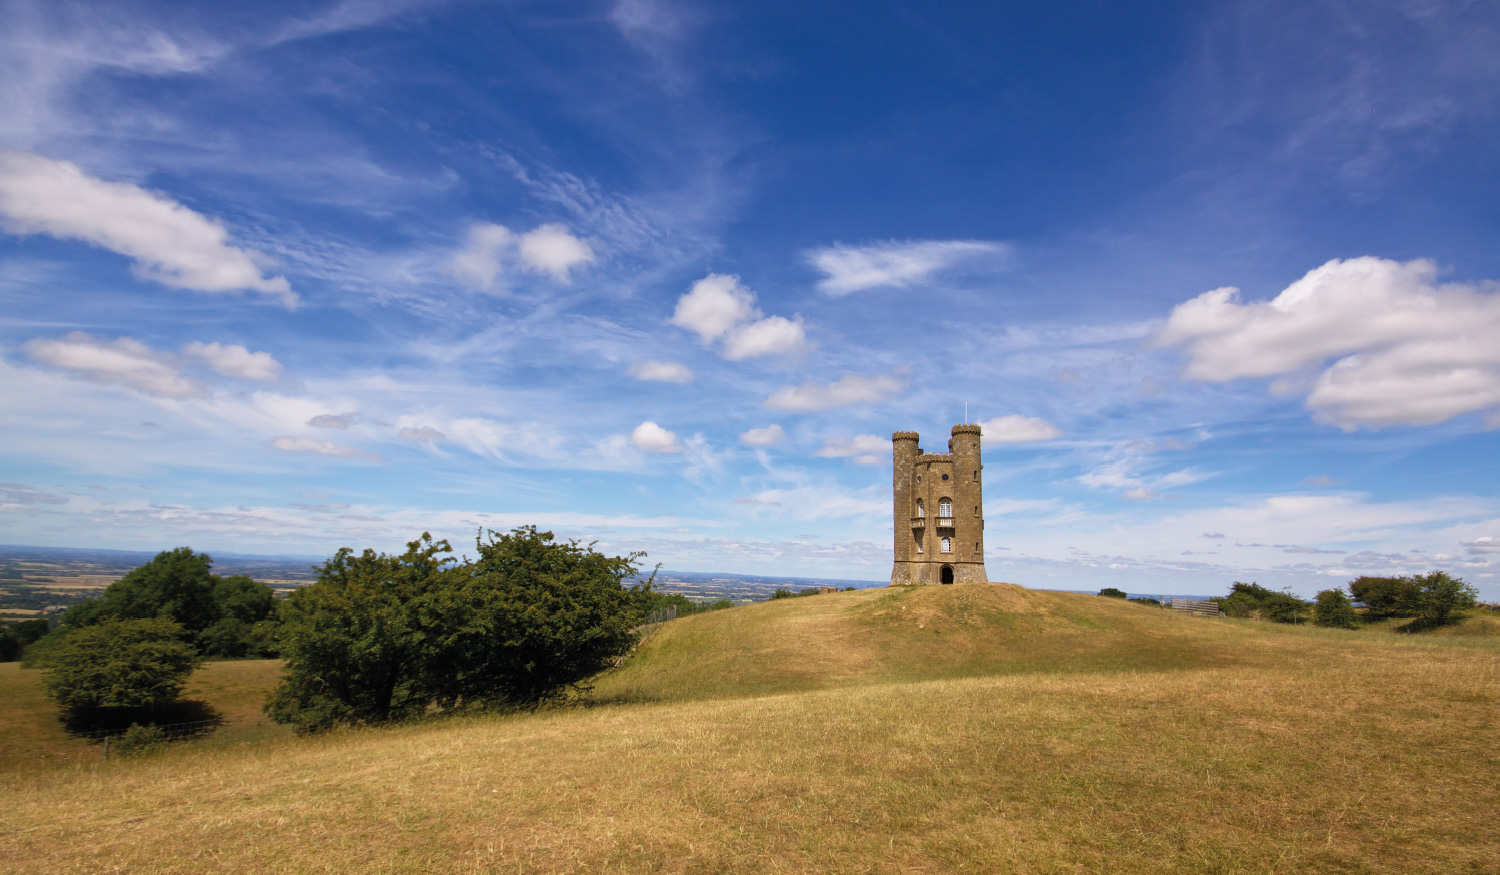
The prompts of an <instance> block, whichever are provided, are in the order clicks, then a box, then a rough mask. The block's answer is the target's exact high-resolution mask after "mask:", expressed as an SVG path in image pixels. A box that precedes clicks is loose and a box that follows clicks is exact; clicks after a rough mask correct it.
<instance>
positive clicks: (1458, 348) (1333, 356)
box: [1155, 257, 1500, 430]
mask: <svg viewBox="0 0 1500 875" xmlns="http://www.w3.org/2000/svg"><path fill="white" fill-rule="evenodd" d="M1437 273H1438V271H1437V267H1436V266H1435V265H1434V264H1433V263H1432V262H1430V261H1426V260H1420V259H1419V260H1416V261H1408V262H1396V261H1389V260H1386V259H1381V258H1373V257H1363V258H1351V259H1347V260H1342V261H1341V260H1338V259H1335V260H1333V261H1330V262H1328V263H1327V264H1324V265H1323V266H1321V267H1318V268H1316V269H1314V270H1312V271H1309V272H1308V273H1307V275H1306V276H1304V277H1302V278H1301V279H1299V280H1298V281H1297V282H1295V283H1293V284H1292V285H1290V286H1288V287H1287V288H1286V289H1285V290H1283V291H1282V292H1281V293H1280V294H1279V295H1277V296H1276V297H1275V298H1274V299H1272V300H1270V301H1256V302H1252V303H1249V304H1244V303H1241V302H1240V300H1239V290H1238V289H1235V288H1222V289H1215V290H1214V291H1211V292H1205V293H1203V294H1202V295H1199V296H1198V297H1196V298H1194V299H1193V300H1191V301H1188V302H1186V303H1183V304H1180V305H1178V306H1177V307H1176V308H1174V309H1173V311H1172V314H1171V316H1170V318H1169V319H1168V320H1167V324H1166V325H1165V326H1163V328H1162V329H1161V330H1160V331H1159V332H1157V334H1156V337H1155V343H1156V344H1157V345H1159V346H1178V347H1182V348H1184V350H1185V351H1186V353H1187V356H1188V362H1187V366H1186V368H1185V369H1184V374H1185V376H1187V377H1188V378H1189V379H1195V380H1207V381H1216V382H1221V381H1226V380H1233V379H1237V378H1241V377H1280V378H1281V379H1280V380H1278V381H1277V382H1276V383H1274V384H1273V386H1272V389H1273V390H1274V391H1281V392H1292V391H1306V393H1307V395H1306V401H1305V403H1306V405H1307V407H1308V409H1310V410H1312V411H1313V414H1314V416H1315V417H1316V418H1317V419H1318V420H1319V421H1323V422H1329V423H1332V424H1334V425H1338V426H1339V427H1341V428H1344V429H1346V430H1348V429H1354V428H1358V427H1361V426H1365V427H1379V426H1383V425H1432V424H1435V423H1439V422H1443V421H1445V420H1448V419H1451V418H1453V417H1455V416H1459V415H1462V414H1465V413H1473V412H1477V411H1483V410H1492V409H1495V408H1500V343H1496V342H1495V338H1496V337H1500V283H1495V282H1485V283H1479V284H1460V283H1451V284H1445V285H1440V284H1438V283H1437V282H1436V278H1437ZM1314 372H1316V375H1315V376H1313V377H1312V379H1311V381H1310V383H1308V384H1307V385H1308V386H1310V388H1305V387H1304V388H1301V389H1299V388H1298V387H1299V385H1301V384H1300V383H1299V380H1298V379H1297V378H1298V377H1299V376H1301V375H1304V374H1307V375H1311V374H1314Z"/></svg>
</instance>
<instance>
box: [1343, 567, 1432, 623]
mask: <svg viewBox="0 0 1500 875" xmlns="http://www.w3.org/2000/svg"><path fill="white" fill-rule="evenodd" d="M1349 592H1350V593H1352V594H1353V595H1354V600H1355V601H1356V602H1359V603H1360V604H1362V605H1364V606H1365V614H1366V615H1367V616H1369V617H1376V618H1379V617H1409V616H1412V614H1411V611H1412V609H1413V608H1414V606H1415V602H1416V591H1415V589H1414V588H1413V587H1412V580H1411V578H1409V577H1371V576H1368V575H1365V576H1361V577H1356V578H1355V579H1354V580H1351V581H1350V582H1349Z"/></svg>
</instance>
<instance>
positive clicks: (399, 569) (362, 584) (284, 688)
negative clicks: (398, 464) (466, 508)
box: [266, 526, 654, 732]
mask: <svg viewBox="0 0 1500 875" xmlns="http://www.w3.org/2000/svg"><path fill="white" fill-rule="evenodd" d="M476 546H477V548H478V552H479V555H478V557H477V558H476V559H475V560H474V561H472V562H466V563H463V564H454V562H453V559H452V555H451V554H452V549H451V548H450V547H449V546H448V544H447V542H446V541H437V542H434V541H433V540H432V538H431V536H430V535H427V534H424V535H423V536H422V537H421V539H419V540H416V541H412V542H411V543H409V544H408V545H407V550H406V553H404V554H402V555H401V556H387V555H384V554H379V553H375V552H374V551H371V550H366V551H365V552H364V553H363V554H362V555H360V556H355V555H354V554H353V552H352V551H350V550H348V549H344V550H340V551H339V552H338V553H337V554H336V555H335V556H334V557H333V558H332V559H330V560H329V561H328V562H327V563H326V564H325V565H324V566H323V567H322V568H321V569H319V572H318V579H317V580H316V581H315V582H314V583H313V584H312V585H310V586H307V587H304V588H302V589H301V590H298V591H297V592H295V593H293V594H292V596H291V598H289V599H288V600H287V601H286V603H285V604H284V605H283V606H282V608H281V619H282V627H281V628H282V648H283V655H284V656H285V658H286V660H287V663H286V667H285V669H284V670H283V676H282V682H281V684H280V686H278V687H277V689H276V690H275V691H274V692H273V693H272V695H271V697H270V699H269V700H268V701H267V704H266V713H267V714H268V715H270V716H271V718H272V719H273V720H276V721H278V722H282V723H291V724H294V725H295V726H296V727H297V728H298V730H299V731H304V732H306V731H319V730H323V729H327V728H330V727H333V726H337V725H341V724H355V723H385V722H390V721H395V720H401V719H405V718H409V717H412V716H416V715H419V714H424V713H427V712H428V711H429V710H432V709H439V710H446V709H454V708H473V707H496V706H507V707H534V706H536V705H538V704H540V703H542V702H544V701H547V700H549V699H552V698H555V697H557V696H559V695H561V694H563V693H564V692H566V690H567V689H569V688H570V687H574V686H577V685H580V684H582V683H583V682H584V681H585V680H587V679H588V678H589V677H592V676H593V675H595V674H597V673H598V672H600V671H602V670H603V669H605V668H607V667H608V666H609V665H611V664H612V663H613V662H614V661H615V660H616V659H617V658H618V657H619V656H621V655H623V654H624V653H626V652H628V651H629V649H630V647H631V646H633V644H634V643H635V640H636V636H635V634H634V633H633V632H632V631H631V630H632V628H633V627H634V626H635V625H636V624H637V623H638V622H639V621H640V619H641V616H642V614H641V604H642V603H643V601H644V598H643V595H644V593H646V592H649V590H650V587H651V585H652V582H653V579H654V577H653V579H648V580H647V581H645V582H644V583H641V584H638V585H635V586H631V587H626V586H625V582H626V581H627V580H632V579H634V578H635V575H636V566H635V562H634V560H635V559H636V556H637V554H632V555H630V556H628V557H609V556H604V555H603V554H600V553H597V552H595V551H594V550H593V549H592V547H585V546H580V545H579V544H578V543H577V542H572V541H570V542H566V543H558V542H556V541H554V539H553V536H552V533H550V532H538V531H537V530H536V528H535V527H531V526H528V527H524V528H519V529H515V530H513V531H512V532H511V533H510V534H508V535H500V534H498V533H495V532H490V533H489V538H488V540H482V539H481V540H479V541H478V542H477V544H476Z"/></svg>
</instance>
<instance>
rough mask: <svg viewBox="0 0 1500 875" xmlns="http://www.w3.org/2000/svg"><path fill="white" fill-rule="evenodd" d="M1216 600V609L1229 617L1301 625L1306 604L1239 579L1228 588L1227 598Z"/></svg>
mask: <svg viewBox="0 0 1500 875" xmlns="http://www.w3.org/2000/svg"><path fill="white" fill-rule="evenodd" d="M1216 601H1217V602H1218V603H1219V609H1220V610H1222V611H1223V612H1224V613H1225V614H1227V615H1228V616H1231V617H1249V616H1258V617H1259V618H1260V619H1262V620H1270V621H1272V622H1274V623H1297V622H1301V620H1302V618H1303V616H1305V615H1306V611H1307V608H1308V605H1307V602H1305V601H1303V600H1302V599H1300V598H1298V597H1297V596H1295V595H1293V594H1292V593H1291V592H1277V591H1276V590H1274V589H1268V588H1266V587H1264V586H1261V585H1260V584H1258V583H1241V582H1239V581H1238V580H1237V581H1235V582H1234V584H1233V585H1232V586H1230V588H1229V595H1228V597H1226V598H1222V599H1216Z"/></svg>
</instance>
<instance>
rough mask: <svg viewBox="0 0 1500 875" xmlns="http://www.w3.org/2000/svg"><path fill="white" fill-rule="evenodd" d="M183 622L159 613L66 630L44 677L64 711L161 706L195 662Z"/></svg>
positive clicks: (50, 654) (176, 693)
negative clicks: (147, 618) (174, 620)
mask: <svg viewBox="0 0 1500 875" xmlns="http://www.w3.org/2000/svg"><path fill="white" fill-rule="evenodd" d="M184 638H185V635H184V631H183V628H182V627H181V626H179V625H178V624H177V623H174V622H172V621H171V620H168V619H166V618H163V617H153V618H151V619H149V620H112V621H110V622H106V623H101V624H99V625H97V626H88V627H86V628H83V629H77V630H74V631H72V632H69V633H68V634H67V635H66V636H64V637H63V638H62V639H61V640H60V641H59V642H58V643H57V644H56V645H55V646H53V647H52V648H51V649H50V650H49V651H48V652H47V656H46V661H45V663H44V665H43V666H42V667H43V669H44V674H43V676H42V683H43V685H44V686H45V687H46V689H47V693H48V695H50V696H51V697H52V699H53V700H54V701H56V702H57V704H58V706H59V707H61V708H62V709H63V711H64V712H71V714H72V715H74V716H77V715H81V714H85V713H87V712H97V711H101V710H106V709H116V710H125V709H145V710H147V711H150V710H154V709H157V708H160V707H162V706H165V705H168V704H171V703H172V702H175V701H176V700H177V698H178V696H180V695H181V694H182V688H183V687H184V686H185V685H186V684H187V679H188V676H189V675H191V674H192V673H193V669H195V668H197V667H198V664H199V660H198V655H197V653H196V652H195V651H194V650H193V646H192V645H191V644H189V643H187V641H185V640H184Z"/></svg>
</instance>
